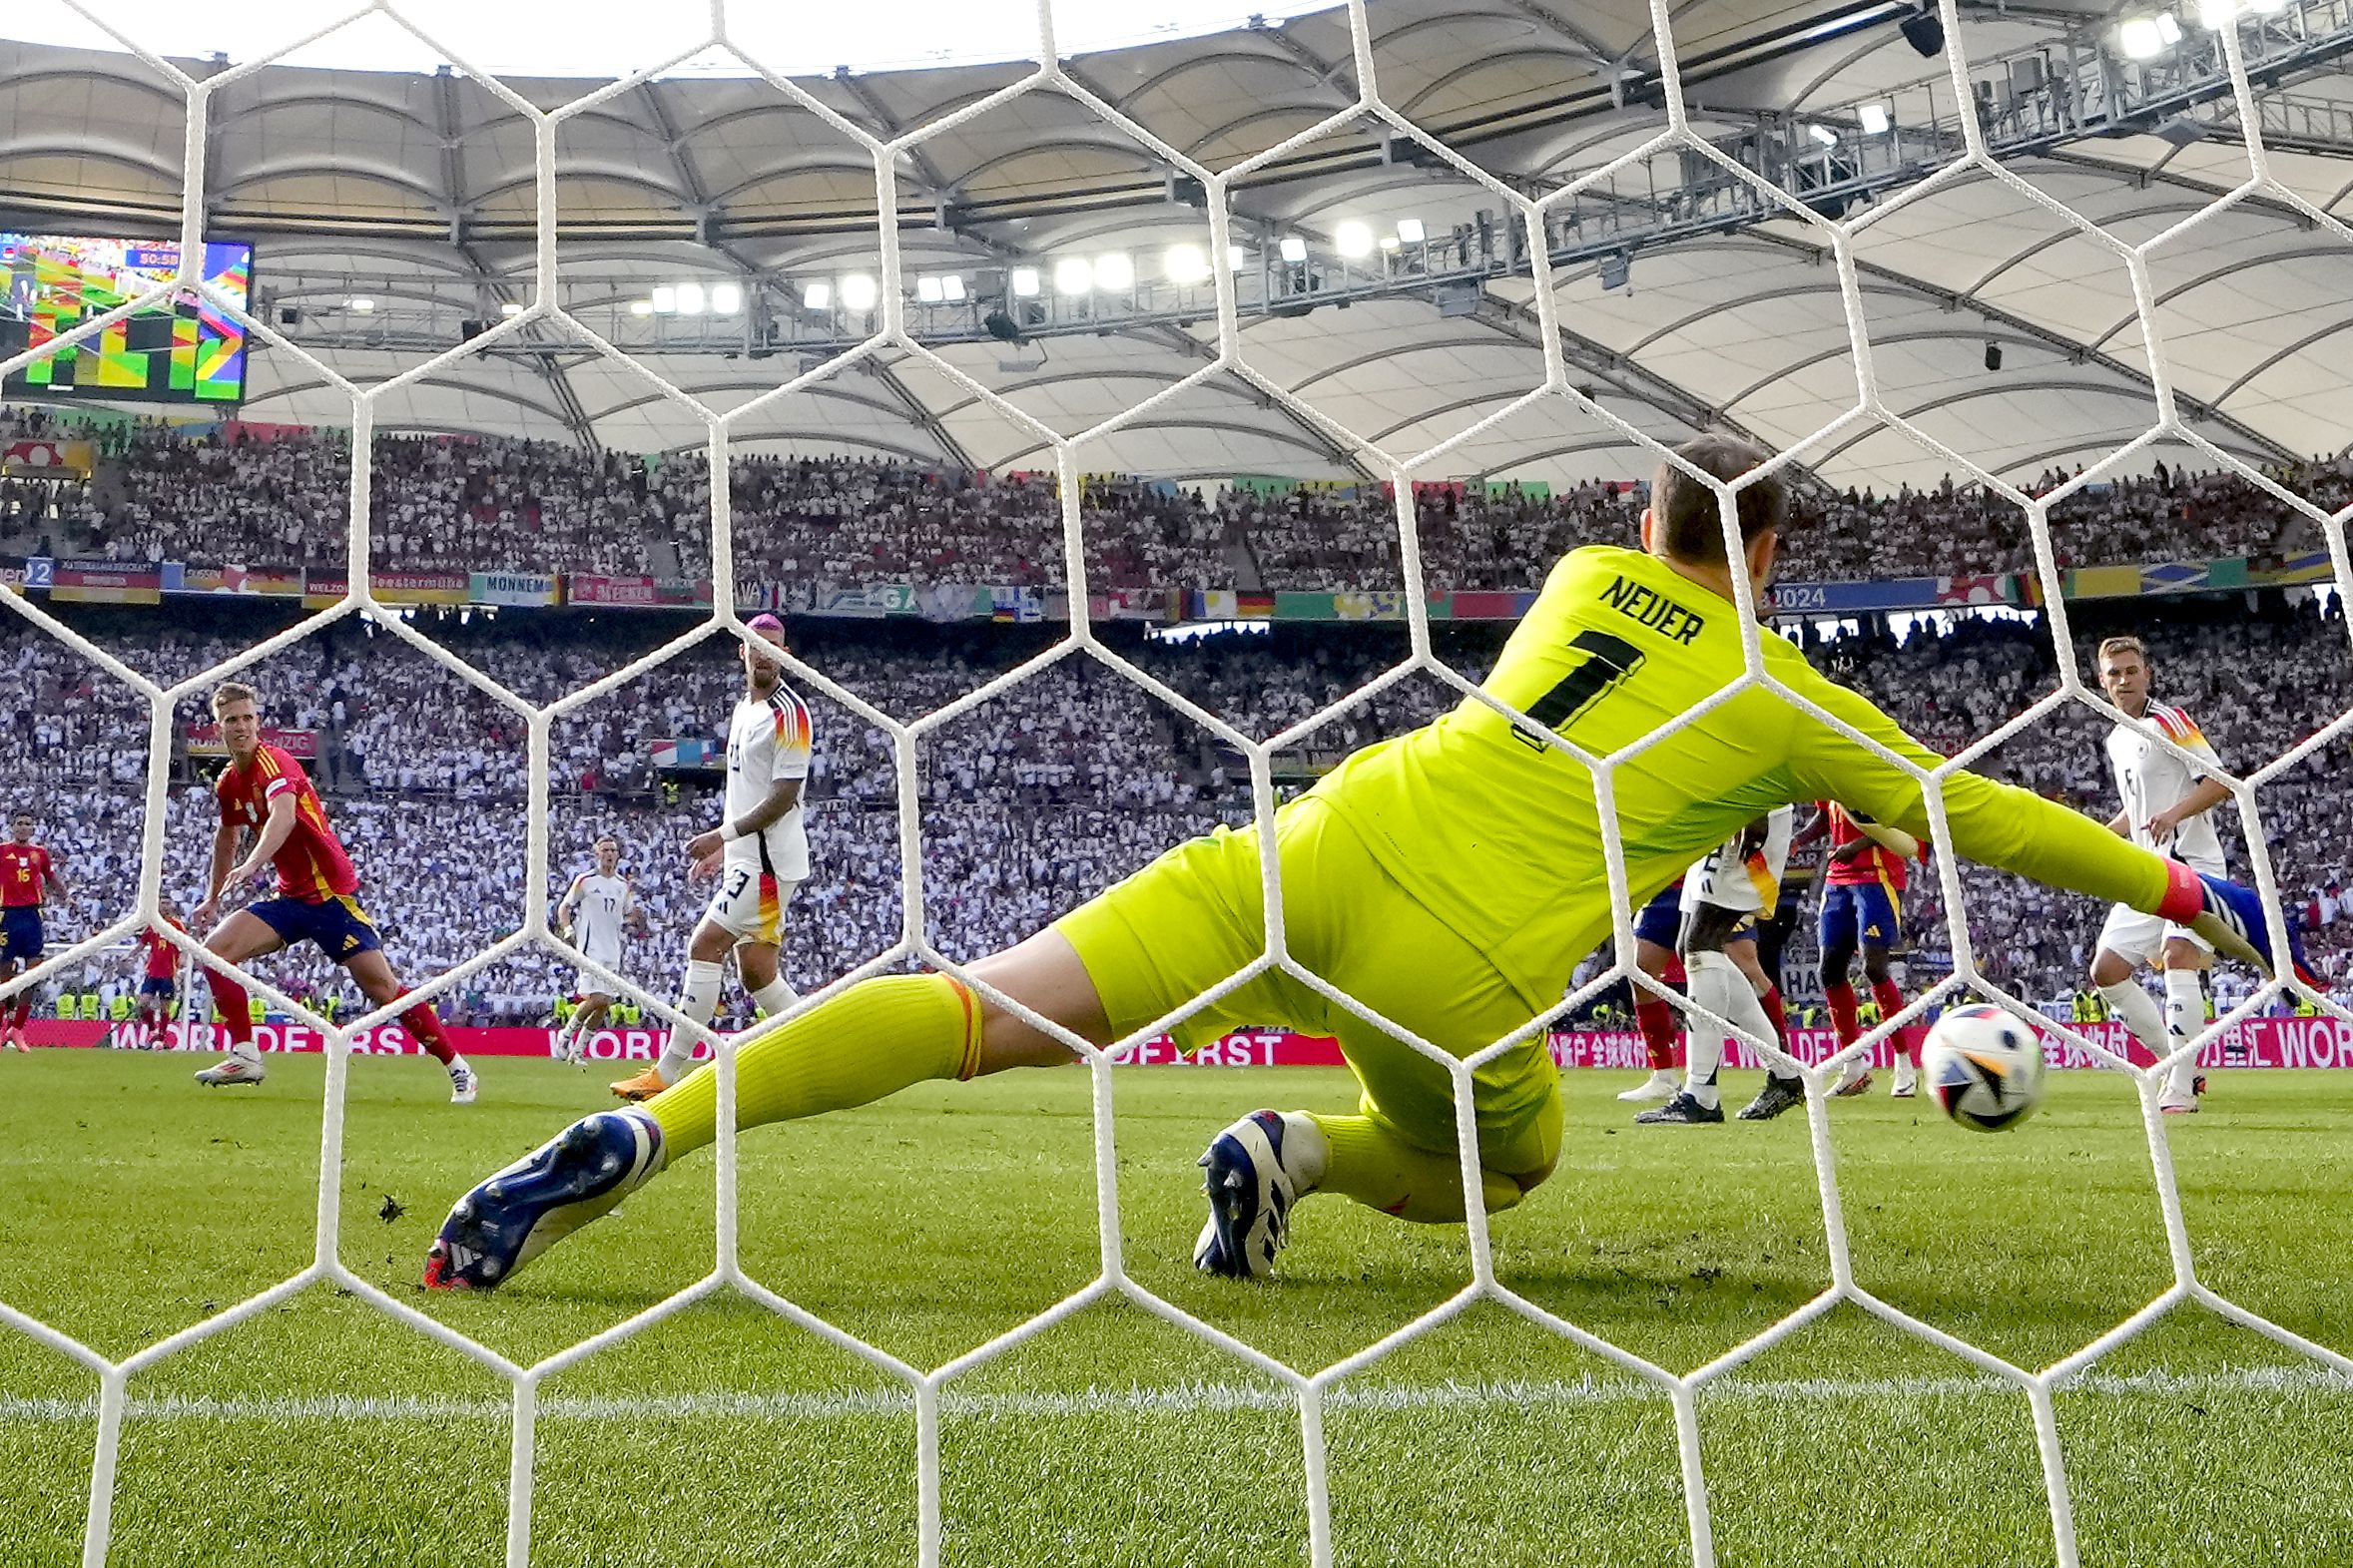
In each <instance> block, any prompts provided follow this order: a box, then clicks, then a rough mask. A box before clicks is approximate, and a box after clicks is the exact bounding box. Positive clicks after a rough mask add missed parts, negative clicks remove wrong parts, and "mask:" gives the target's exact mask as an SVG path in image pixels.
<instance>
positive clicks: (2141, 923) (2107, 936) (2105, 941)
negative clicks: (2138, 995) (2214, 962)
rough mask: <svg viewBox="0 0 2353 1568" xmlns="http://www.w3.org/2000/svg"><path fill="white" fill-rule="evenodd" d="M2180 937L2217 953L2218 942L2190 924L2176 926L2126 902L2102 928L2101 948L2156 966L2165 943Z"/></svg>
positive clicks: (2207, 951)
mask: <svg viewBox="0 0 2353 1568" xmlns="http://www.w3.org/2000/svg"><path fill="white" fill-rule="evenodd" d="M2177 936H2178V937H2179V938H2181V940H2183V941H2185V942H2187V943H2189V944H2190V946H2192V947H2195V948H2196V949H2197V950H2198V951H2199V952H2202V953H2204V954H2206V955H2207V956H2209V957H2211V956H2212V955H2213V952H2214V944H2213V943H2211V942H2209V941H2207V940H2206V939H2205V938H2204V937H2202V936H2200V935H2198V934H2197V932H2195V931H2193V930H2191V929H2190V928H2189V927H2188V926H2186V925H2174V924H2172V923H2170V922H2169V921H2167V920H2165V919H2163V918H2162V917H2160V916H2158V915H2153V914H2142V913H2141V912H2140V911H2139V910H2137V909H2134V908H2130V907H2128V906H2127V905H2124V904H2117V905H2116V906H2114V907H2113V908H2111V909H2109V910H2108V912H2107V920H2106V923H2104V924H2103V925H2101V926H2100V928H2099V947H2101V948H2105V949H2106V950H2107V951H2109V952H2111V953H2114V954H2115V955H2116V956H2117V957H2119V958H2129V959H2130V960H2132V962H2134V963H2136V964H2147V965H2148V966H2149V967H2150V968H2152V969H2153V968H2155V967H2156V966H2157V964H2158V961H2159V960H2160V959H2161V958H2162V957H2163V956H2164V952H2165V944H2166V943H2167V942H2169V941H2171V940H2173V938H2175V937H2177Z"/></svg>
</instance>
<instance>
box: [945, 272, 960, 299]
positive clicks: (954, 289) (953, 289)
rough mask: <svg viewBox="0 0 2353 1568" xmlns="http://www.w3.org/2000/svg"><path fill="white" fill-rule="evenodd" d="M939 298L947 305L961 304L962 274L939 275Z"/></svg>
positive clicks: (946, 273) (948, 273)
mask: <svg viewBox="0 0 2353 1568" xmlns="http://www.w3.org/2000/svg"><path fill="white" fill-rule="evenodd" d="M939 296H940V297H941V298H942V299H945V300H946V301H947V302H948V303H949V304H961V303H963V302H964V274H963V273H961V272H943V273H941V274H940V278H939Z"/></svg>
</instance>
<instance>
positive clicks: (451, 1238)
mask: <svg viewBox="0 0 2353 1568" xmlns="http://www.w3.org/2000/svg"><path fill="white" fill-rule="evenodd" d="M661 1169H662V1128H661V1125H660V1124H659V1123H657V1122H656V1121H655V1120H654V1119H653V1118H652V1117H651V1116H648V1115H647V1114H646V1113H645V1112H643V1111H637V1110H623V1111H599V1112H598V1113H597V1114H596V1115H594V1116H586V1117H582V1118H581V1119H580V1120H579V1121H577V1122H574V1123H573V1124H572V1125H571V1126H569V1127H567V1128H565V1129H564V1130H563V1131H562V1132H560V1133H558V1134H556V1135H555V1137H553V1138H552V1139H550V1140H548V1141H547V1142H546V1143H544V1144H541V1145H540V1146H539V1147H538V1148H537V1149H534V1150H532V1151H531V1152H530V1153H529V1154H527V1155H525V1156H523V1158H522V1159H520V1160H517V1161H516V1162H515V1163H514V1164H512V1165H510V1166H508V1167H507V1168H506V1169H505V1170H503V1171H500V1172H499V1173H498V1174H497V1175H495V1176H493V1177H491V1178H490V1180H488V1181H486V1182H484V1183H483V1184H482V1185H481V1186H479V1187H477V1188H475V1189H474V1190H473V1191H472V1192H470V1193H468V1194H466V1195H465V1196H464V1197H463V1198H460V1199H459V1200H458V1201H457V1205H456V1207H455V1208H453V1209H451V1210H450V1211H449V1218H448V1219H446V1220H444V1221H442V1222H441V1234H440V1235H439V1236H437V1237H436V1238H434V1240H433V1246H432V1250H431V1251H429V1252H427V1253H426V1254H425V1287H426V1289H428V1290H433V1291H448V1290H457V1289H466V1290H476V1291H487V1290H490V1289H492V1288H494V1287H496V1286H500V1285H504V1284H505V1283H506V1282H507V1281H508V1280H509V1279H511V1278H512V1277H513V1275H514V1272H515V1271H516V1270H518V1269H520V1268H522V1267H523V1265H525V1264H527V1263H529V1262H530V1261H531V1260H532V1259H534V1258H536V1257H538V1256H539V1255H540V1254H541V1253H544V1252H546V1251H547V1250H548V1249H549V1248H550V1247H553V1246H554V1245H555V1244H556V1243H558V1242H560V1241H562V1240H563V1239H564V1238H565V1237H567V1236H570V1235H571V1234H572V1233H573V1232H574V1231H577V1230H579V1229H580V1228H581V1227H582V1226H584V1225H586V1224H588V1222H589V1221H591V1220H594V1219H597V1218H598V1217H600V1216H602V1215H605V1214H609V1213H611V1212H612V1211H613V1210H614V1209H616V1208H618V1207H619V1206H620V1203H621V1200H622V1199H624V1198H626V1197H628V1196H629V1195H630V1194H631V1193H633V1192H635V1191H637V1190H638V1189H639V1188H640V1187H643V1186H644V1185H645V1184H646V1182H647V1181H648V1180H649V1179H650V1178H652V1177H653V1175H654V1174H655V1173H656V1172H658V1171H660V1170H661Z"/></svg>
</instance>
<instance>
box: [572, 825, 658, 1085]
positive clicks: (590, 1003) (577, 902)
mask: <svg viewBox="0 0 2353 1568" xmlns="http://www.w3.org/2000/svg"><path fill="white" fill-rule="evenodd" d="M626 925H636V926H638V927H639V928H640V929H643V927H644V925H645V916H644V915H643V914H642V913H640V912H639V910H638V907H637V892H636V890H635V889H634V888H632V887H631V886H630V885H629V878H628V877H626V876H623V875H622V874H621V840H620V839H618V838H616V837H614V836H613V835H612V834H611V833H607V834H605V835H604V836H603V837H602V838H599V839H598V840H597V841H596V869H595V870H593V871H582V872H581V873H580V874H579V875H578V876H575V877H573V878H572V885H571V886H570V887H568V888H566V889H564V896H563V898H562V900H561V901H560V902H558V903H557V904H556V918H555V926H556V935H558V936H560V937H562V938H563V939H564V940H565V941H567V942H570V943H571V944H572V945H573V946H575V947H577V948H579V949H580V951H581V953H582V954H583V955H585V956H586V957H587V959H588V961H589V962H591V963H593V964H597V965H600V966H601V967H603V968H606V969H609V970H612V971H614V972H616V973H618V972H619V971H620V968H621V936H622V928H623V927H624V926H626ZM614 1000H615V998H614V995H613V992H612V991H611V990H610V989H609V988H608V984H607V982H606V981H605V980H604V979H602V978H601V977H599V976H598V975H597V974H596V972H595V971H594V970H590V969H583V970H581V971H580V994H579V1004H580V1005H579V1006H578V1007H577V1008H576V1009H575V1010H574V1011H573V1013H572V1016H571V1017H570V1018H567V1019H566V1020H564V1027H563V1028H562V1029H560V1030H558V1031H557V1033H556V1040H555V1054H556V1058H557V1059H558V1060H559V1061H565V1062H570V1063H571V1064H572V1065H573V1066H575V1067H586V1066H587V1065H588V1054H587V1052H586V1050H585V1049H584V1048H583V1042H585V1041H586V1040H587V1039H588V1037H589V1035H590V1034H592V1033H593V1032H595V1030H596V1028H597V1026H598V1025H600V1024H602V1023H603V1022H604V1021H605V1012H606V1010H607V1009H608V1008H610V1007H611V1006H612V1005H613V1002H614Z"/></svg>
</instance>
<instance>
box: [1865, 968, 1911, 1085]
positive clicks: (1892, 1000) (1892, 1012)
mask: <svg viewBox="0 0 2353 1568" xmlns="http://www.w3.org/2000/svg"><path fill="white" fill-rule="evenodd" d="M1871 996H1872V999H1873V1000H1874V1001H1876V1002H1878V1003H1879V1018H1880V1022H1882V1023H1885V1022H1887V1020H1889V1019H1890V1018H1893V1017H1895V1016H1896V1014H1898V1013H1900V1012H1902V1011H1903V1010H1904V991H1903V988H1902V987H1901V986H1899V985H1897V984H1896V982H1895V981H1893V980H1874V981H1872V982H1871ZM1896 1049H1897V1050H1899V1051H1902V1052H1903V1053H1904V1056H1905V1059H1906V1060H1907V1061H1909V1062H1911V1064H1912V1065H1913V1066H1915V1067H1918V1066H1919V1065H1920V1029H1919V1027H1918V1026H1917V1025H1914V1024H1906V1025H1905V1026H1904V1027H1903V1028H1901V1029H1898V1030H1897V1031H1896Z"/></svg>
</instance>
